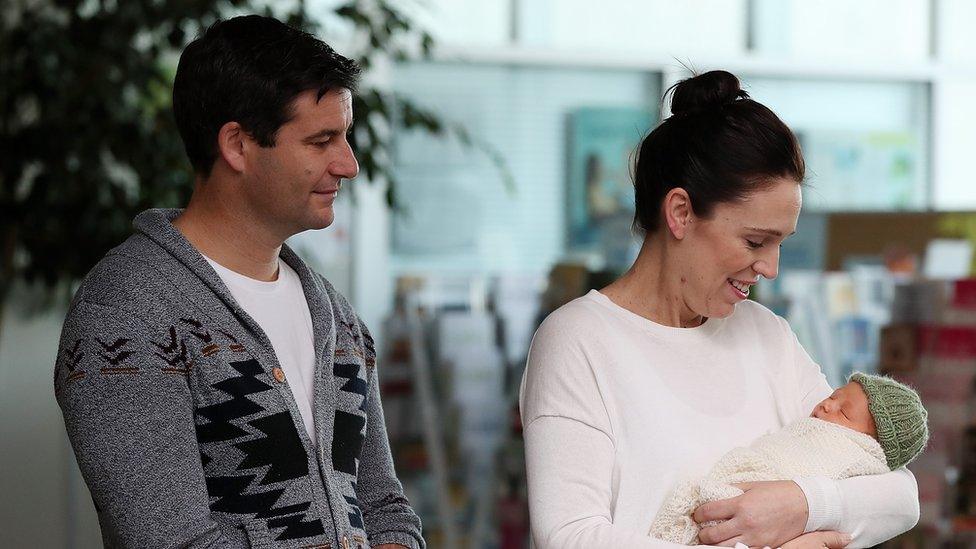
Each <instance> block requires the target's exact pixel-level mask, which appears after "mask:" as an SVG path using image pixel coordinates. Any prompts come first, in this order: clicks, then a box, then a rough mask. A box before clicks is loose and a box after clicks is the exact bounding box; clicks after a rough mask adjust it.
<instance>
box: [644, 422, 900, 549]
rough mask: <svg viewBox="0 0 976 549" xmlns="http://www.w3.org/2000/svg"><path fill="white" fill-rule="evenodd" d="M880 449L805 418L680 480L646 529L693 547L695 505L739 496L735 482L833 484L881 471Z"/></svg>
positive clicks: (835, 427)
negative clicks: (809, 479) (811, 480)
mask: <svg viewBox="0 0 976 549" xmlns="http://www.w3.org/2000/svg"><path fill="white" fill-rule="evenodd" d="M888 471H890V469H888V465H887V462H886V461H885V455H884V451H883V450H882V449H881V445H880V444H878V441H876V440H874V439H873V438H872V437H870V436H868V435H865V434H863V433H859V432H857V431H854V430H853V429H848V428H846V427H842V426H840V425H836V424H833V423H829V422H826V421H823V420H820V419H816V418H813V417H808V418H804V419H801V420H799V421H796V422H794V423H791V424H790V425H787V426H786V427H784V428H783V429H781V430H780V431H778V432H775V433H772V434H768V435H765V436H762V437H760V438H758V439H756V441H755V442H753V443H752V445H750V446H749V447H748V448H734V449H733V450H731V451H730V452H728V453H727V454H725V455H724V456H722V459H720V460H719V461H718V463H716V464H715V466H714V467H712V469H711V471H709V472H708V474H707V475H706V476H705V477H704V478H703V479H700V480H698V481H683V482H680V483H679V484H678V486H677V487H676V488H675V489H674V491H673V492H672V494H671V497H670V498H668V500H667V501H666V502H665V503H664V505H663V506H662V507H661V511H660V512H659V513H658V515H657V518H655V519H654V523H653V525H652V526H651V531H650V535H651V536H652V537H655V538H659V539H663V540H666V541H671V542H675V543H683V544H688V545H696V544H698V543H699V541H698V531H699V529H700V527H699V525H698V524H697V523H695V521H694V520H693V519H692V514H693V513H694V512H695V509H697V508H698V506H700V505H702V504H704V503H707V502H709V501H715V500H719V499H726V498H731V497H735V496H738V495H741V494H742V490H739V489H738V488H735V487H733V486H731V485H732V484H735V483H739V482H756V481H761V480H789V479H792V478H796V477H805V476H823V477H828V478H831V479H834V480H839V479H842V478H848V477H853V476H858V475H876V474H881V473H886V472H888Z"/></svg>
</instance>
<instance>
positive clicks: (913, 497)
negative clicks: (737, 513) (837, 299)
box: [783, 321, 919, 549]
mask: <svg viewBox="0 0 976 549" xmlns="http://www.w3.org/2000/svg"><path fill="white" fill-rule="evenodd" d="M783 324H784V325H785V328H786V330H787V331H788V334H789V337H790V339H791V345H792V349H793V357H794V365H795V367H796V371H797V379H798V387H799V396H800V398H799V401H800V407H799V409H798V410H797V415H796V417H794V418H793V419H794V420H796V419H800V418H802V417H806V416H808V415H810V413H812V412H813V408H814V407H815V406H816V405H817V404H818V403H819V402H820V401H821V400H823V399H825V398H827V397H828V396H830V393H831V392H832V389H831V388H830V385H829V384H828V383H827V378H826V377H825V376H824V374H823V372H822V371H821V370H820V366H819V365H818V364H817V363H816V362H814V361H813V359H812V358H810V355H809V354H807V352H806V350H805V349H804V348H803V346H802V345H800V342H799V340H797V338H796V335H795V334H793V332H792V330H790V329H789V326H788V325H786V322H785V321H783ZM793 480H794V481H795V482H796V483H797V485H799V486H800V489H801V490H803V493H804V494H805V495H806V498H807V506H808V508H809V515H808V518H807V525H806V529H805V531H807V532H813V531H816V530H836V531H839V532H843V533H847V534H850V535H852V536H853V537H854V540H853V541H852V542H851V544H850V545H848V547H850V548H852V549H853V548H856V547H871V546H873V545H877V544H878V543H881V542H882V541H885V540H888V539H891V538H893V537H895V536H897V535H899V534H901V533H902V532H906V531H908V530H910V529H911V528H912V527H913V526H915V524H916V523H918V518H919V503H918V486H917V485H916V483H915V476H914V475H912V473H911V471H909V470H908V469H906V468H904V467H903V468H901V469H898V470H897V471H892V472H890V473H885V474H883V475H868V476H859V477H851V478H846V479H841V480H832V479H829V478H826V477H804V478H797V479H793Z"/></svg>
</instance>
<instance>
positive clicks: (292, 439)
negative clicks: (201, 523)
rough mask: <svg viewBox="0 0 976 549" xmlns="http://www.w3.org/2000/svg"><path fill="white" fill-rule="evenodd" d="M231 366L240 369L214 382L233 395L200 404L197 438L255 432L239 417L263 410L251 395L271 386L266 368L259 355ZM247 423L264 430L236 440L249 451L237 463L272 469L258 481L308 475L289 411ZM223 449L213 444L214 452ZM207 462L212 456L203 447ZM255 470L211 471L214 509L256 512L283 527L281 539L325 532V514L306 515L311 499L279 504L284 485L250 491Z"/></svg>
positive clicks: (265, 482) (270, 523) (206, 440)
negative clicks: (265, 376) (320, 516)
mask: <svg viewBox="0 0 976 549" xmlns="http://www.w3.org/2000/svg"><path fill="white" fill-rule="evenodd" d="M230 366H231V367H232V368H234V369H235V370H237V371H238V372H239V373H240V374H241V375H240V376H237V377H232V378H228V379H225V380H223V381H220V382H218V383H215V384H214V385H213V387H214V388H215V389H218V390H220V391H223V392H224V393H227V394H228V395H230V396H231V397H232V398H231V399H230V400H226V401H224V402H220V403H217V404H211V405H209V406H204V407H201V408H199V409H197V412H196V413H197V416H198V417H202V418H205V419H206V420H207V421H208V423H203V424H200V423H198V424H197V441H198V442H199V443H200V444H201V445H202V444H206V443H214V442H226V441H229V440H233V439H237V438H240V437H243V436H247V435H250V434H252V433H251V432H250V431H248V430H245V429H244V428H242V426H240V425H239V424H237V423H234V420H240V419H242V418H244V417H247V416H250V415H253V414H257V413H260V412H263V411H264V410H265V409H264V407H262V406H260V405H259V404H257V403H256V402H254V401H253V400H251V399H250V398H248V395H252V394H255V393H261V392H264V391H268V390H271V388H272V387H271V385H268V384H267V383H265V382H263V381H261V380H260V379H258V378H257V376H258V375H260V374H263V373H264V369H263V368H262V367H261V365H260V363H258V361H256V360H254V359H250V360H243V361H239V362H232V363H230ZM247 425H248V426H250V427H252V428H254V429H256V430H257V431H259V432H261V433H262V434H263V435H264V436H262V437H259V438H255V439H252V440H246V441H243V442H238V443H236V444H234V445H233V446H234V447H235V448H237V449H238V450H240V451H241V452H242V453H243V454H244V459H243V460H242V461H241V463H240V464H239V465H238V466H237V468H238V469H239V470H241V469H256V468H260V469H263V468H265V467H267V471H266V472H265V474H264V476H263V477H262V479H261V481H260V483H258V486H263V485H268V484H274V483H277V482H282V481H286V480H292V479H296V478H300V477H303V476H306V475H308V459H307V455H306V453H305V448H304V446H303V445H302V441H301V439H300V438H299V436H298V431H297V430H296V429H295V424H294V421H292V417H291V414H289V413H288V412H279V413H277V414H271V415H268V416H264V417H258V418H256V419H253V420H250V421H248V422H247ZM215 450H218V451H219V448H218V449H214V448H211V449H210V450H208V451H209V452H210V453H211V454H213V452H214V451H215ZM200 453H201V460H203V462H204V466H206V464H207V463H210V461H212V458H211V457H210V456H208V455H207V454H206V453H204V452H203V451H202V449H201V452H200ZM256 478H257V475H256V474H243V475H239V476H213V477H209V476H208V477H207V491H208V492H209V494H210V497H211V498H215V499H214V501H213V503H211V505H210V508H211V510H213V511H221V512H225V513H236V514H255V518H266V519H268V521H267V522H268V527H269V528H284V530H283V531H282V532H281V534H279V536H278V537H277V539H278V540H286V539H299V538H305V537H309V536H315V535H319V534H322V533H324V531H325V530H324V527H323V525H322V522H321V520H319V519H314V520H310V521H304V520H303V519H304V518H305V511H307V510H308V508H309V507H310V506H311V502H307V503H304V504H296V505H287V506H284V507H281V508H277V509H275V508H274V505H275V503H277V501H278V499H279V498H281V496H282V494H284V492H285V490H284V489H272V490H266V491H262V492H252V491H249V489H250V488H251V485H252V483H253V482H254V480H255V479H256Z"/></svg>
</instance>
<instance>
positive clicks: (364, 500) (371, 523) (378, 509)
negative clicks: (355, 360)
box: [356, 321, 425, 549]
mask: <svg viewBox="0 0 976 549" xmlns="http://www.w3.org/2000/svg"><path fill="white" fill-rule="evenodd" d="M360 327H361V329H362V331H363V336H364V339H365V343H366V345H365V347H366V367H367V368H369V370H370V378H371V379H370V380H369V387H370V389H369V398H368V400H367V401H366V413H367V414H368V418H369V421H368V422H367V427H366V440H365V442H364V446H363V452H362V456H361V458H360V466H359V477H358V481H357V483H356V484H357V486H356V495H357V496H358V497H359V503H360V506H361V508H362V512H363V523H364V525H365V529H366V533H367V535H368V536H369V542H370V544H371V545H380V544H384V543H396V544H399V545H402V546H404V547H409V548H411V549H422V548H423V547H424V546H425V545H424V539H423V537H421V535H420V518H419V517H418V516H417V514H416V513H414V511H413V508H412V507H411V506H410V502H409V501H407V498H406V497H405V496H404V494H403V486H402V485H401V484H400V481H399V480H398V479H397V476H396V471H395V470H394V469H393V457H392V455H391V453H390V442H389V439H388V438H387V434H386V422H385V421H384V418H383V405H382V403H381V402H380V383H379V379H378V377H377V371H376V368H375V364H376V351H375V348H374V344H373V338H372V336H371V335H370V333H369V330H367V329H366V325H365V324H363V323H362V321H360Z"/></svg>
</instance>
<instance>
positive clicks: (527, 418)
mask: <svg viewBox="0 0 976 549" xmlns="http://www.w3.org/2000/svg"><path fill="white" fill-rule="evenodd" d="M574 332H576V330H575V329H574V327H573V326H571V325H567V324H566V323H565V322H560V321H558V320H554V319H552V318H550V319H549V320H547V321H546V322H545V323H543V325H542V327H540V328H539V331H538V332H537V333H536V335H535V337H534V338H533V342H532V345H531V347H530V351H529V358H528V364H527V366H526V372H525V376H524V377H523V379H522V388H521V394H520V404H521V414H522V422H523V425H524V426H525V427H524V431H523V434H524V437H525V460H526V474H527V476H528V489H529V517H530V521H531V530H532V539H533V542H534V543H535V547H537V548H538V549H551V548H559V549H568V548H576V547H632V548H635V549H641V548H643V549H677V548H678V547H687V546H683V545H678V544H675V543H670V542H666V541H662V540H658V539H654V538H651V537H649V536H647V532H646V531H644V532H637V531H632V530H627V529H624V528H621V527H620V526H618V525H615V524H614V522H613V515H612V513H611V500H612V493H611V484H612V478H613V468H614V452H615V450H614V434H613V429H612V426H611V423H610V420H609V416H608V414H607V410H606V408H605V406H604V404H603V399H602V397H601V393H600V389H599V386H598V383H597V380H596V378H595V376H594V374H593V371H592V370H591V367H590V365H591V362H590V358H589V357H588V356H587V352H586V351H585V350H584V349H583V348H582V346H581V345H580V344H579V341H580V339H579V335H578V333H574Z"/></svg>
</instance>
